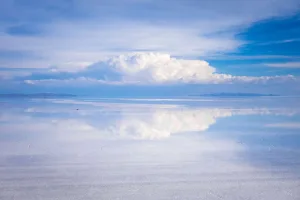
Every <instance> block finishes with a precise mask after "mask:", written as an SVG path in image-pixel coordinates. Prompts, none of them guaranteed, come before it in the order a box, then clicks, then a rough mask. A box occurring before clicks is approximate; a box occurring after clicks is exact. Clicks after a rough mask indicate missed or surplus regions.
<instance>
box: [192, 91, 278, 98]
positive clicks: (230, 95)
mask: <svg viewBox="0 0 300 200" xmlns="http://www.w3.org/2000/svg"><path fill="white" fill-rule="evenodd" d="M189 96H198V97H271V96H272V97H273V96H274V97H275V96H279V95H276V94H260V93H240V92H238V93H226V92H221V93H211V94H195V95H189Z"/></svg>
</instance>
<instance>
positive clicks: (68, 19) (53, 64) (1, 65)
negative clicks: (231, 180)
mask: <svg viewBox="0 0 300 200" xmlns="http://www.w3.org/2000/svg"><path fill="white" fill-rule="evenodd" d="M299 46H300V2H299V1H298V0H285V1H283V0H264V1H260V0H251V1H250V0H228V1H224V0H210V1H208V0H207V1H205V0H203V1H199V0H172V1H171V0H164V1H159V0H102V1H97V0H43V1H40V0H2V1H1V8H0V82H1V83H0V93H11V92H16V93H35V92H59V93H74V94H88V95H103V96H124V95H131V96H145V95H146V96H165V95H171V96H176V95H179V96H181V95H190V94H201V93H212V92H251V93H268V94H269V93H272V94H284V95H299V94H300V87H299V84H300V78H299V76H300V48H299Z"/></svg>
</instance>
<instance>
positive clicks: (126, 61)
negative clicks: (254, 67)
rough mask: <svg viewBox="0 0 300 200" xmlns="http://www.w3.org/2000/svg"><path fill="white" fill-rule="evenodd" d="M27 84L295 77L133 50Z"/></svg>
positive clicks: (35, 76) (53, 71)
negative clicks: (227, 70)
mask: <svg viewBox="0 0 300 200" xmlns="http://www.w3.org/2000/svg"><path fill="white" fill-rule="evenodd" d="M23 79H24V82H25V83H27V84H51V83H52V84H53V83H56V84H58V83H72V82H80V83H104V84H168V83H197V84H206V83H208V84H222V83H239V82H242V83H265V82H272V81H273V82H274V81H275V82H276V81H293V80H294V79H295V77H294V76H291V75H288V76H261V77H251V76H233V75H230V74H221V73H218V72H217V70H216V69H215V68H214V67H212V66H210V65H209V63H208V62H206V61H204V60H188V59H178V58H174V57H172V56H170V55H169V54H163V53H133V54H125V55H120V56H115V57H111V58H109V59H105V60H102V61H100V62H97V63H94V64H92V65H90V66H88V67H86V68H84V69H81V70H79V71H77V72H67V71H60V70H59V69H55V68H52V69H51V70H50V71H49V72H48V73H34V74H32V75H30V76H27V77H23Z"/></svg>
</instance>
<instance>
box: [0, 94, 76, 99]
mask: <svg viewBox="0 0 300 200" xmlns="http://www.w3.org/2000/svg"><path fill="white" fill-rule="evenodd" d="M0 97H2V98H3V97H4V98H5V97H8V98H54V97H61V98H62V97H76V95H73V94H63V93H31V94H27V93H8V94H0Z"/></svg>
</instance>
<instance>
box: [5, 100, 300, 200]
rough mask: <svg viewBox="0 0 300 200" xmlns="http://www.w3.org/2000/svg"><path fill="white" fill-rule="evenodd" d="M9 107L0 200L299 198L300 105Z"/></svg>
mask: <svg viewBox="0 0 300 200" xmlns="http://www.w3.org/2000/svg"><path fill="white" fill-rule="evenodd" d="M298 102H299V103H298ZM0 108H1V109H0V199H15V200H16V199H20V200H27V199H28V200H32V199H62V200H65V199H68V200H69V199H72V200H76V199H86V200H89V199H97V200H98V199H144V200H145V199H226V200H227V199H228V200H234V199H249V200H250V199H255V200H256V199H265V200H266V199H267V200H269V199H270V200H277V199H284V200H288V199H295V200H298V199H300V189H299V188H300V100H299V99H295V98H257V99H202V100H201V99H198V100H184V99H178V100H168V99H164V100H157V99H156V100H138V99H127V100H125V99H118V100H108V99H1V100H0Z"/></svg>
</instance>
